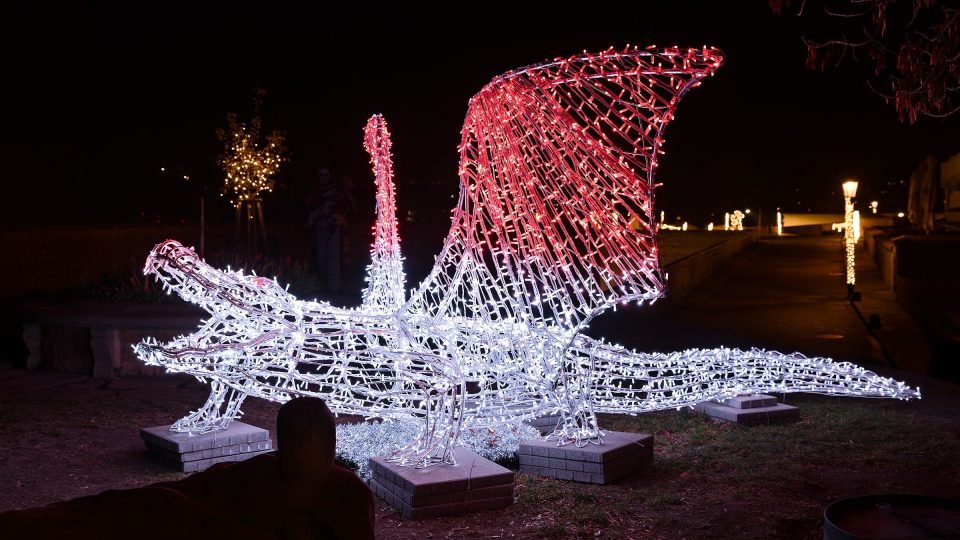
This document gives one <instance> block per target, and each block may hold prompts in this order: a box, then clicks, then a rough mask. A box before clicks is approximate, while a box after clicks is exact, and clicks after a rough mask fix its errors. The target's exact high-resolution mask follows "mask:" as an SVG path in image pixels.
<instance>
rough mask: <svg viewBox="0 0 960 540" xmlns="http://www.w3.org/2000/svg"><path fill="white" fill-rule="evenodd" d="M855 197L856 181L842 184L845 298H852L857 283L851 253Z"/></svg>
mask: <svg viewBox="0 0 960 540" xmlns="http://www.w3.org/2000/svg"><path fill="white" fill-rule="evenodd" d="M856 196H857V181H856V180H847V181H846V182H844V183H843V203H844V213H843V223H844V227H843V240H844V244H845V245H846V248H847V296H848V297H849V298H851V299H852V298H853V287H854V285H855V284H856V282H857V277H856V271H855V269H854V261H855V257H856V255H855V253H854V251H853V248H854V243H855V242H856V238H855V237H854V231H853V198H854V197H856Z"/></svg>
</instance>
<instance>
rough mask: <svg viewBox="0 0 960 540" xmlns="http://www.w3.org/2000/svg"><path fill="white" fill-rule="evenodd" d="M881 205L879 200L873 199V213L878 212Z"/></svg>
mask: <svg viewBox="0 0 960 540" xmlns="http://www.w3.org/2000/svg"><path fill="white" fill-rule="evenodd" d="M879 205H880V203H878V202H877V201H873V202H871V203H870V208H871V209H872V210H873V213H874V214H876V213H877V206H879Z"/></svg>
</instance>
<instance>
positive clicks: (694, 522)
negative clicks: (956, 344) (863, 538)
mask: <svg viewBox="0 0 960 540" xmlns="http://www.w3.org/2000/svg"><path fill="white" fill-rule="evenodd" d="M64 380H66V381H67V382H66V383H61V384H51V385H46V386H44V385H33V386H32V387H31V385H19V386H18V387H12V386H7V387H5V388H3V389H2V391H0V433H3V437H0V486H3V488H4V489H3V496H2V497H0V511H3V510H9V509H15V508H24V507H32V506H39V505H44V504H49V503H51V502H54V501H57V500H60V499H65V498H73V497H77V496H81V495H88V494H92V493H98V492H100V491H103V490H106V489H116V488H128V487H135V486H142V485H146V484H150V483H154V482H158V481H167V480H173V479H176V478H179V477H180V476H181V475H179V474H177V473H172V472H170V471H168V470H167V469H164V468H163V466H161V465H159V464H157V463H154V462H153V461H151V460H150V459H149V458H148V456H147V455H146V452H145V450H144V449H143V446H142V442H141V441H140V439H139V437H138V436H137V429H138V428H139V427H142V426H152V425H158V424H162V423H168V422H170V420H171V419H173V418H175V417H178V416H180V415H183V414H184V413H186V412H187V411H188V410H190V409H191V408H195V407H196V406H198V405H199V404H200V403H202V401H203V399H204V397H205V389H204V388H203V387H201V386H199V385H197V384H193V383H191V382H189V381H187V382H183V383H176V384H174V383H170V384H169V385H167V386H158V385H156V384H155V383H150V384H147V383H143V384H142V385H141V384H139V383H138V380H137V379H128V380H122V381H118V382H115V383H113V384H111V385H108V386H106V387H103V386H102V383H96V382H94V381H89V380H82V379H77V378H76V377H73V379H72V380H73V382H69V380H68V379H64ZM787 401H788V402H789V403H792V404H794V405H798V406H799V407H801V410H802V413H803V415H802V418H801V420H800V421H798V422H796V423H792V424H786V425H772V426H756V427H749V428H748V427H743V426H737V425H728V424H718V423H714V422H712V421H710V420H707V419H705V418H703V417H701V416H698V415H696V414H693V413H691V412H689V411H665V412H659V413H653V414H645V415H642V416H638V417H630V416H604V417H602V419H601V425H603V426H604V427H605V428H606V429H611V430H621V431H636V432H645V433H653V434H654V435H655V439H656V442H655V446H654V461H653V463H652V464H650V465H648V466H647V467H646V468H645V469H644V470H643V471H642V472H641V473H639V474H636V475H633V476H631V477H628V478H625V479H622V480H621V481H619V482H617V483H615V484H612V485H608V486H594V485H585V484H576V483H569V482H563V481H558V480H554V479H548V478H540V477H536V476H531V475H527V474H521V473H518V474H517V476H516V483H515V499H516V503H515V504H514V505H513V506H511V507H509V508H506V509H504V510H499V511H494V512H482V513H478V514H472V515H467V516H460V517H453V518H440V519H432V520H427V521H421V522H411V521H406V520H403V519H402V518H400V517H399V516H398V515H397V514H396V513H395V512H394V511H393V510H392V509H391V508H389V507H388V506H386V505H385V504H383V503H382V502H378V508H377V532H378V537H379V538H384V539H388V540H389V539H401V538H820V537H822V532H821V523H822V517H821V516H822V511H823V508H824V507H825V506H826V505H827V504H829V503H830V502H832V501H835V500H837V499H841V498H845V497H850V496H854V495H863V494H869V493H879V492H910V493H925V494H932V495H945V496H953V497H960V482H958V479H960V463H958V461H957V456H960V426H958V422H957V421H956V419H954V418H952V417H940V416H936V415H933V414H931V413H930V411H929V410H928V409H925V408H920V407H918V405H920V404H919V403H916V402H896V401H888V400H867V399H853V398H828V397H822V396H804V395H799V396H798V395H789V396H787ZM248 404H249V405H246V406H245V407H244V408H245V409H246V410H247V415H246V417H245V419H246V420H247V421H249V422H251V423H254V424H256V425H260V426H264V427H268V428H270V429H273V427H274V424H275V420H274V417H275V414H276V405H275V404H271V403H267V402H264V401H261V400H250V401H249V402H248Z"/></svg>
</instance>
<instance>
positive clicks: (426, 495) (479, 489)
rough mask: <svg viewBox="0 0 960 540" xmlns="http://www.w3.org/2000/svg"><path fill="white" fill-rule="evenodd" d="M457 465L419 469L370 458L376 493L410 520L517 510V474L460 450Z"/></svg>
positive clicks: (465, 450) (455, 455)
mask: <svg viewBox="0 0 960 540" xmlns="http://www.w3.org/2000/svg"><path fill="white" fill-rule="evenodd" d="M453 453H454V457H455V458H456V460H457V464H456V465H432V466H430V467H424V468H422V469H418V468H416V467H413V466H405V467H401V466H399V465H396V464H394V463H388V462H387V460H386V458H381V457H375V458H370V469H371V470H372V471H373V478H372V479H371V480H370V487H371V489H373V491H374V493H376V494H377V496H379V497H380V498H381V499H383V500H384V501H386V502H387V504H389V505H390V506H392V507H394V508H396V509H397V510H398V511H399V512H400V513H401V514H402V515H403V517H405V518H408V519H423V518H428V517H438V516H452V515H457V514H463V513H467V512H477V511H481V510H493V509H495V508H504V507H506V506H510V505H511V504H513V472H512V471H510V470H509V469H506V468H504V467H501V466H500V465H497V464H496V463H494V462H492V461H490V460H488V459H485V458H482V457H480V456H479V455H477V454H476V453H474V452H472V451H470V450H467V449H466V448H457V449H456V450H454V452H453Z"/></svg>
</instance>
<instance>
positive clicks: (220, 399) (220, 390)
mask: <svg viewBox="0 0 960 540" xmlns="http://www.w3.org/2000/svg"><path fill="white" fill-rule="evenodd" d="M245 397H246V394H244V393H242V392H238V391H237V390H236V389H234V388H230V387H228V386H227V385H225V384H224V383H222V382H221V381H218V380H212V381H210V397H208V398H207V402H206V403H204V404H203V406H202V407H200V408H199V409H197V410H196V411H193V412H191V413H190V414H188V415H187V416H184V417H183V418H181V419H180V420H177V421H176V422H174V423H173V425H172V426H170V431H178V432H181V433H185V432H189V433H209V432H211V431H217V430H220V429H226V428H227V426H229V425H230V422H232V421H233V420H234V419H235V418H236V417H238V416H240V415H242V414H243V412H242V411H241V410H240V405H241V404H243V400H244V398H245Z"/></svg>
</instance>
